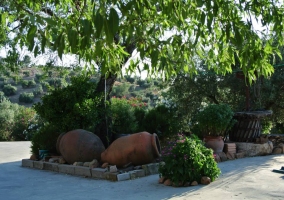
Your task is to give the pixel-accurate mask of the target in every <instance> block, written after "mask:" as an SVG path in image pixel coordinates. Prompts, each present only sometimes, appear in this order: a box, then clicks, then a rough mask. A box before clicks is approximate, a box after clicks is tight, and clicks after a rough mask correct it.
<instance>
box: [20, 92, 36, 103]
mask: <svg viewBox="0 0 284 200" xmlns="http://www.w3.org/2000/svg"><path fill="white" fill-rule="evenodd" d="M19 102H21V103H33V102H34V94H33V93H31V92H23V93H21V94H20V96H19Z"/></svg>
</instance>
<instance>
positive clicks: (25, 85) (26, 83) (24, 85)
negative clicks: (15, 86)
mask: <svg viewBox="0 0 284 200" xmlns="http://www.w3.org/2000/svg"><path fill="white" fill-rule="evenodd" d="M21 84H22V88H23V89H25V88H28V87H29V81H28V80H22V83H21Z"/></svg>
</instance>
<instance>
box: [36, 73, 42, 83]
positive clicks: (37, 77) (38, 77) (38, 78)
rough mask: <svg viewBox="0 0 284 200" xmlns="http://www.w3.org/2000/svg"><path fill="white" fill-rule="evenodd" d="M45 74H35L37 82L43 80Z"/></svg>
mask: <svg viewBox="0 0 284 200" xmlns="http://www.w3.org/2000/svg"><path fill="white" fill-rule="evenodd" d="M43 77H44V75H42V74H35V81H36V82H37V83H39V82H41V80H42V79H43Z"/></svg>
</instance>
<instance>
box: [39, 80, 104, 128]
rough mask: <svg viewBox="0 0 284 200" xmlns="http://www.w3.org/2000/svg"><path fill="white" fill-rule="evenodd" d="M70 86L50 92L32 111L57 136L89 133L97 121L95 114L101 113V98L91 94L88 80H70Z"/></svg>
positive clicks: (92, 90) (91, 88) (93, 93)
mask: <svg viewBox="0 0 284 200" xmlns="http://www.w3.org/2000/svg"><path fill="white" fill-rule="evenodd" d="M71 83H72V84H70V85H68V86H67V87H65V88H55V89H54V90H52V91H50V93H49V94H48V95H45V96H43V97H42V102H39V103H36V104H35V105H34V108H35V110H36V111H37V114H38V115H39V116H40V117H41V118H42V119H43V120H44V121H46V122H48V123H49V124H50V125H52V126H54V127H57V129H58V130H59V131H61V132H66V131H70V130H73V129H78V128H81V129H85V130H90V131H93V129H94V126H96V124H98V123H99V122H100V120H101V119H99V118H98V113H99V112H103V111H104V110H105V108H104V107H99V105H101V104H100V102H101V101H102V100H103V97H102V96H99V95H97V94H95V92H94V91H95V88H96V84H94V83H91V82H90V81H89V78H88V77H83V76H80V77H73V78H72V79H71Z"/></svg>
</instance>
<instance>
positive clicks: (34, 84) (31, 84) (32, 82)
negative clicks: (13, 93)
mask: <svg viewBox="0 0 284 200" xmlns="http://www.w3.org/2000/svg"><path fill="white" fill-rule="evenodd" d="M28 87H29V88H33V87H36V82H35V80H34V79H32V80H29V81H28Z"/></svg>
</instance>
